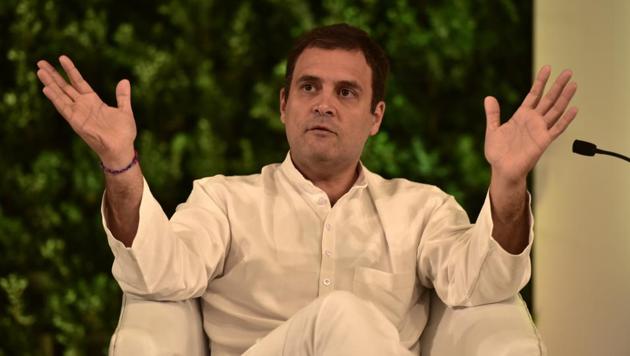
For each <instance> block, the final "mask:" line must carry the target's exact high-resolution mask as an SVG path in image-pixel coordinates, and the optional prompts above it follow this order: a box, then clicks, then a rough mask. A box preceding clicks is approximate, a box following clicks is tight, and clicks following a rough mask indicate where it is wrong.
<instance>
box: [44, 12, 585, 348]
mask: <svg viewBox="0 0 630 356" xmlns="http://www.w3.org/2000/svg"><path fill="white" fill-rule="evenodd" d="M60 62H61V65H62V66H63V68H64V69H65V71H66V72H67V74H68V76H69V78H70V84H68V83H67V82H66V81H65V80H64V79H63V78H62V77H61V76H60V75H59V74H58V73H57V72H56V71H55V69H54V68H53V67H52V66H51V65H50V64H48V63H47V62H45V61H40V62H39V63H38V66H39V68H40V69H39V71H38V77H39V78H40V79H41V81H42V82H43V83H44V85H45V87H44V89H43V90H44V94H45V95H46V96H47V97H48V98H49V99H50V100H51V101H52V103H53V104H54V105H55V107H56V108H57V110H58V111H59V112H60V113H61V114H62V116H63V117H64V118H65V119H66V120H67V121H68V123H69V124H70V125H71V126H72V128H73V129H74V130H75V131H76V132H77V133H78V134H79V135H80V136H81V138H82V139H83V140H84V141H85V142H86V143H87V144H88V145H89V146H90V147H91V148H92V149H93V150H94V151H95V152H96V153H97V154H98V156H99V157H100V159H101V162H102V165H103V169H104V171H105V178H106V192H105V196H104V201H103V208H102V209H103V223H104V226H105V229H106V232H107V235H108V240H109V243H110V246H111V248H112V250H113V252H114V255H115V257H116V259H115V262H114V267H113V273H114V276H115V277H116V279H117V280H118V282H119V284H120V286H121V288H122V289H123V290H124V291H125V292H127V293H132V294H136V295H142V296H145V297H147V298H154V299H158V300H181V299H187V298H193V297H201V298H202V300H203V303H202V306H203V311H204V329H205V331H206V333H207V334H208V336H209V338H210V340H211V347H212V353H213V355H238V354H241V353H243V352H245V353H246V354H247V355H333V354H335V355H337V354H338V355H411V354H413V353H415V354H416V355H417V354H418V349H419V345H418V339H419V337H420V334H421V332H422V330H423V328H424V325H425V324H426V321H427V317H428V315H427V311H428V304H427V302H428V300H427V298H428V293H427V289H429V288H435V290H436V292H437V294H438V295H439V296H440V298H441V299H442V300H443V301H444V302H445V303H447V304H449V305H464V306H471V305H478V304H483V303H491V302H496V301H499V300H503V299H505V298H508V297H510V296H512V295H514V294H516V293H517V292H518V291H519V290H520V288H522V287H523V286H524V285H525V284H526V283H527V281H528V279H529V275H530V260H529V250H530V248H531V243H532V233H531V224H532V221H531V217H530V209H529V197H528V194H527V191H526V177H527V174H528V172H529V171H530V170H531V169H532V168H533V167H534V165H535V164H536V162H537V160H538V159H539V158H540V156H541V155H542V153H543V152H544V150H545V149H546V148H547V147H548V146H549V144H550V143H551V142H552V141H553V140H554V139H555V138H556V137H558V135H560V133H562V131H564V129H565V128H566V127H567V126H568V125H569V123H570V122H571V121H572V120H573V119H574V117H575V115H576V113H577V110H576V109H573V108H572V109H569V110H567V106H568V104H569V102H570V100H571V98H572V97H573V95H574V93H575V90H576V85H575V84H574V83H569V80H570V78H571V72H569V71H564V72H563V73H562V74H560V76H559V77H558V79H557V80H556V81H555V83H554V85H553V86H552V88H551V89H550V90H549V92H548V93H547V94H546V95H544V96H543V91H544V87H545V84H546V82H547V80H548V78H549V75H550V68H549V67H543V68H542V69H541V70H540V72H539V73H538V75H537V77H536V80H535V82H534V84H533V86H532V89H531V91H530V93H529V94H528V95H527V96H526V98H525V100H524V101H523V103H522V105H521V107H520V108H519V109H518V110H517V111H516V113H515V114H514V115H513V116H512V118H511V119H510V120H509V121H507V122H506V123H504V124H501V123H500V117H499V105H498V103H497V101H496V99H494V98H492V97H487V98H486V99H485V101H484V106H485V111H486V118H487V130H486V141H485V154H486V158H487V159H488V162H489V163H490V165H491V169H492V175H491V183H490V187H489V193H488V197H487V198H486V201H485V203H484V205H483V207H482V209H481V212H480V215H479V217H478V219H477V222H476V224H474V225H471V224H470V223H469V221H468V218H467V217H466V214H465V213H464V211H463V210H462V209H461V207H459V205H457V203H456V202H455V201H454V200H453V198H452V197H450V196H448V195H446V194H445V193H443V192H441V191H440V190H439V189H437V188H435V187H431V186H428V185H422V184H418V183H413V182H409V181H406V180H403V179H394V180H384V179H383V178H381V177H379V176H378V175H376V174H374V173H371V172H369V171H368V170H367V169H366V168H365V167H363V166H362V165H361V163H360V162H359V158H360V156H361V152H362V150H363V146H364V144H365V142H366V140H367V139H368V137H369V136H372V135H375V134H376V133H377V132H378V131H379V127H380V124H381V122H382V119H383V115H384V113H385V102H384V88H385V80H386V76H387V71H388V64H387V60H386V57H385V54H384V53H383V51H382V50H381V49H380V48H379V47H378V45H376V44H375V43H374V42H373V41H372V40H371V39H370V38H369V37H368V36H367V34H366V33H365V32H363V31H361V30H359V29H356V28H353V27H350V26H348V25H344V24H340V25H332V26H327V27H321V28H317V29H315V30H313V31H311V32H309V33H307V34H305V35H304V36H303V37H302V38H301V39H300V40H298V42H297V43H296V45H295V47H294V49H293V51H292V52H291V53H290V55H289V59H288V62H287V73H286V82H285V86H284V88H283V89H282V90H281V91H280V118H281V120H282V122H283V123H284V125H285V128H286V134H287V139H288V141H289V146H290V152H289V154H288V155H287V158H286V159H285V161H284V162H283V163H281V164H273V165H269V166H266V167H263V169H262V171H261V173H260V174H257V175H252V176H245V177H225V176H215V177H209V178H205V179H201V180H198V181H195V183H194V185H193V191H192V193H191V195H190V197H189V198H188V200H187V202H186V203H184V204H182V205H180V206H179V207H178V209H177V211H176V213H175V214H174V215H173V217H172V218H171V219H170V221H169V219H168V218H167V217H166V216H165V215H164V213H163V211H162V209H161V208H160V206H159V204H158V203H157V201H156V200H155V199H154V198H153V196H152V195H151V192H150V190H149V186H148V184H147V183H146V181H145V180H144V178H143V176H142V173H141V170H140V165H139V163H138V162H137V158H136V153H135V151H134V148H133V147H134V144H133V143H134V139H135V137H136V128H135V123H134V117H133V113H132V110H131V99H130V95H131V93H130V84H129V82H128V81H127V80H122V81H121V82H119V83H118V86H117V88H116V96H117V102H118V106H117V107H110V106H107V105H105V104H104V103H103V102H102V101H101V100H100V99H99V98H98V96H97V95H96V94H95V93H94V91H93V90H92V89H91V88H90V86H89V85H88V84H87V83H86V82H85V81H84V80H83V78H82V77H81V75H80V74H79V72H78V70H77V69H76V68H75V67H74V65H73V64H72V62H71V61H70V59H69V58H68V57H65V56H62V57H61V58H60Z"/></svg>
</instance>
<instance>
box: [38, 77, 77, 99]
mask: <svg viewBox="0 0 630 356" xmlns="http://www.w3.org/2000/svg"><path fill="white" fill-rule="evenodd" d="M37 77H38V78H39V80H40V81H41V82H42V83H44V85H45V86H46V87H47V88H49V89H50V91H51V93H52V94H54V97H55V99H56V100H57V101H59V102H63V103H64V104H66V103H67V104H70V105H72V102H73V100H72V99H71V98H70V97H69V96H68V95H67V94H66V92H65V91H63V90H61V88H59V86H58V85H57V83H55V81H54V80H53V79H52V78H51V76H50V74H49V73H48V72H47V71H46V70H44V69H40V70H38V71H37ZM53 104H54V103H53Z"/></svg>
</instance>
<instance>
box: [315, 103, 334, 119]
mask: <svg viewBox="0 0 630 356" xmlns="http://www.w3.org/2000/svg"><path fill="white" fill-rule="evenodd" d="M313 113H314V114H315V115H317V116H329V117H332V116H334V115H335V112H334V110H333V109H332V107H330V106H329V105H328V104H324V103H320V104H315V105H314V106H313Z"/></svg>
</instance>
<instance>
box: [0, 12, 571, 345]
mask: <svg viewBox="0 0 630 356" xmlns="http://www.w3.org/2000/svg"><path fill="white" fill-rule="evenodd" d="M532 12H533V4H532V2H530V1H509V0H488V1H483V2H478V1H473V0H448V1H446V0H444V1H431V2H429V1H413V0H396V1H394V0H391V1H386V0H363V1H350V0H319V1H310V0H288V1H279V0H262V1H261V0H259V1H254V0H250V1H248V0H242V1H213V0H190V1H178V0H158V1H148V0H140V1H133V2H121V1H111V0H80V1H79V0H62V1H52V0H19V1H18V0H2V1H0V21H1V24H2V26H0V39H1V40H0V127H1V129H0V172H1V174H0V335H1V337H0V340H1V341H0V355H97V354H105V353H106V349H107V344H108V342H109V337H110V335H111V334H112V332H113V330H114V327H115V325H116V323H117V320H118V314H119V308H120V300H121V292H120V290H119V288H118V286H117V285H116V283H115V281H114V279H113V278H112V277H111V272H110V269H111V264H112V260H113V257H112V255H111V252H110V251H109V247H108V246H107V243H106V239H105V236H104V233H103V231H102V227H101V222H100V210H99V204H100V199H101V196H102V193H103V177H102V173H101V170H100V167H99V165H98V159H97V157H96V156H95V155H94V154H93V153H92V152H91V151H90V150H89V148H88V147H87V146H86V145H85V144H84V143H83V142H82V141H81V140H80V139H79V137H78V136H76V135H75V134H74V132H73V131H72V130H71V129H70V127H69V126H68V125H67V124H66V122H65V121H64V120H63V119H62V118H61V117H60V116H59V115H58V114H57V113H56V112H55V110H54V108H53V106H52V105H51V104H50V103H49V102H48V100H47V99H46V98H45V96H44V95H43V94H42V93H41V88H42V86H41V85H40V83H39V82H38V80H37V78H36V75H35V72H36V62H37V61H38V60H39V59H47V60H49V61H50V62H51V63H53V64H55V65H57V66H58V62H57V58H58V56H59V55H61V54H67V55H69V56H70V57H71V58H72V59H73V60H74V61H75V64H76V65H77V67H78V68H79V70H80V71H81V72H82V73H83V76H84V77H85V79H86V80H87V81H88V82H89V83H90V84H91V85H92V87H93V88H94V89H95V90H96V92H97V93H99V95H100V96H101V97H102V98H103V100H104V101H105V102H107V103H109V104H114V103H115V96H114V88H115V85H116V83H117V82H118V81H119V80H120V79H122V78H128V79H129V80H130V81H131V86H132V105H133V110H134V114H135V117H136V122H137V126H138V138H137V141H136V146H137V149H138V152H139V154H140V160H141V164H142V167H143V171H144V174H145V176H146V178H147V180H148V182H149V183H150V185H151V187H152V190H153V193H154V194H155V196H156V197H157V198H158V200H159V201H160V202H161V203H162V206H163V207H164V210H165V211H166V212H167V214H169V215H170V214H171V213H172V212H173V211H174V209H175V207H176V205H177V204H178V203H179V202H182V201H184V200H185V199H186V197H187V196H188V194H189V192H190V189H191V183H192V180H193V179H195V178H200V177H204V176H208V175H213V174H217V173H223V174H249V173H255V172H259V170H260V167H261V166H262V165H264V164H268V163H272V162H279V161H281V160H282V159H283V158H284V156H285V154H286V151H287V149H288V145H287V144H286V139H285V137H284V130H283V126H282V125H281V122H280V120H279V116H278V93H279V89H280V87H281V84H282V81H283V76H284V65H285V57H286V54H287V52H288V50H289V48H290V46H291V42H292V40H293V39H294V38H295V37H296V36H298V35H299V34H301V33H302V32H304V31H305V30H308V29H310V28H312V27H314V26H316V25H322V24H331V23H337V22H347V23H350V24H352V25H356V26H359V27H361V28H363V29H365V30H366V31H367V32H369V33H370V34H371V35H372V36H373V37H374V38H375V39H376V40H377V41H378V42H379V43H380V44H381V45H382V46H383V47H384V48H385V50H386V52H387V53H388V55H389V57H390V60H391V65H392V73H391V77H390V80H389V82H388V94H387V104H388V106H387V113H386V115H385V119H384V123H383V126H382V130H381V133H380V134H379V135H377V136H376V137H374V138H372V139H371V140H370V141H369V142H368V145H367V147H366V151H365V154H364V157H363V161H364V163H365V164H366V165H367V167H369V168H370V169H371V170H373V171H376V172H378V173H380V174H382V175H384V176H386V177H405V178H408V179H411V180H414V181H420V182H426V183H430V184H435V185H438V186H440V187H441V188H442V189H444V190H446V191H447V192H449V193H451V194H453V195H454V196H455V197H456V198H457V199H458V200H459V201H460V203H461V204H462V205H463V206H464V207H465V209H466V210H467V211H468V213H469V216H470V217H471V218H472V219H473V220H474V219H475V217H476V215H477V213H478V211H479V209H480V207H481V204H482V203H483V198H484V196H485V194H486V189H487V185H488V179H489V171H488V165H487V164H486V161H485V159H484V157H483V138H484V130H485V116H484V114H483V105H482V101H483V98H484V96H486V95H494V96H496V97H497V98H499V100H500V102H501V104H502V112H503V115H504V119H505V116H507V115H509V114H511V113H512V112H514V110H515V108H516V107H517V105H518V104H519V103H520V101H521V99H522V98H523V96H524V95H525V94H526V93H527V91H528V90H529V86H530V78H531V76H532V72H533V67H532V58H533V54H532ZM556 69H559V68H556ZM557 73H558V71H556V73H555V74H557ZM555 74H554V76H555ZM534 283H535V281H534ZM530 290H531V289H530V287H529V286H528V287H527V288H526V289H525V290H524V291H523V294H524V295H525V297H526V298H527V299H528V301H529V302H530V303H531V298H530V297H531V291H530ZM530 307H531V304H530ZM532 311H533V309H532ZM535 317H536V315H535Z"/></svg>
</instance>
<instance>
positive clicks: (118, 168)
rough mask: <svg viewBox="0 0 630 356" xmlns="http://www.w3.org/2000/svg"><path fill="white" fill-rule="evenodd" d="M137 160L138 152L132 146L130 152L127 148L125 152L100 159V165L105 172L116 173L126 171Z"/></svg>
mask: <svg viewBox="0 0 630 356" xmlns="http://www.w3.org/2000/svg"><path fill="white" fill-rule="evenodd" d="M138 162H139V160H138V152H137V151H136V150H135V149H133V148H132V149H131V153H130V154H129V151H128V150H127V152H125V154H117V155H114V156H112V157H110V158H107V159H101V161H100V165H101V168H102V169H103V171H104V172H105V173H108V174H111V175H118V174H121V173H124V172H126V171H128V170H129V169H131V168H132V167H133V166H135V165H136V164H137V163H138Z"/></svg>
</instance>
